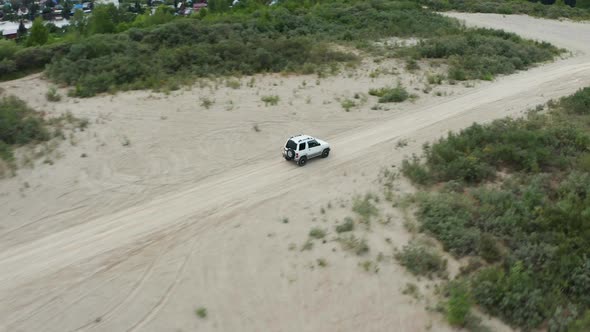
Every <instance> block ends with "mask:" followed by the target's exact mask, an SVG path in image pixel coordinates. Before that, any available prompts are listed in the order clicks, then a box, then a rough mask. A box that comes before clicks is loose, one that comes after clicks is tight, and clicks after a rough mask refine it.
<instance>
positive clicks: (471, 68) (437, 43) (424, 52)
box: [415, 29, 562, 81]
mask: <svg viewBox="0 0 590 332" xmlns="http://www.w3.org/2000/svg"><path fill="white" fill-rule="evenodd" d="M415 52H417V53H418V54H420V55H421V56H422V57H425V58H435V59H449V62H450V67H449V72H448V76H449V78H450V79H452V80H456V81H464V80H468V79H483V80H491V79H493V76H495V75H498V74H511V73H513V72H515V71H517V70H523V69H526V68H528V67H530V66H531V65H532V64H533V63H537V62H543V61H547V60H550V59H552V58H553V57H554V56H555V55H557V54H559V53H560V52H562V51H561V50H558V49H557V48H555V47H553V46H551V45H549V44H547V43H539V42H534V41H529V40H524V39H522V38H520V37H519V36H517V35H515V34H512V33H507V32H504V31H499V30H490V29H473V30H466V31H464V32H463V33H462V34H450V35H446V36H442V37H439V38H432V39H429V40H427V41H425V42H422V43H420V44H419V45H418V46H416V47H415Z"/></svg>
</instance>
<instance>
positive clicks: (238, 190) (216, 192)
mask: <svg viewBox="0 0 590 332" xmlns="http://www.w3.org/2000/svg"><path fill="white" fill-rule="evenodd" d="M452 16H455V17H458V18H461V19H465V20H466V22H467V23H468V24H471V23H477V24H478V25H482V26H486V27H494V28H503V29H506V30H509V31H514V32H517V33H519V34H521V35H523V36H525V37H528V38H535V39H540V40H541V39H542V40H547V41H549V42H551V43H554V44H555V45H558V46H561V47H565V48H568V49H569V50H572V51H573V56H571V57H568V58H566V59H562V60H558V61H556V62H554V63H550V64H546V65H543V66H539V67H537V68H533V69H531V70H529V71H527V72H521V73H517V74H515V75H511V76H507V77H501V78H499V79H497V80H495V81H494V82H491V83H482V84H480V85H478V86H476V87H475V88H472V89H470V90H468V91H466V92H463V93H460V94H457V95H456V96H449V97H446V98H444V99H440V100H439V99H432V100H428V101H425V102H422V103H418V104H416V105H414V106H408V107H407V109H404V110H400V111H396V112H392V113H390V114H388V115H387V116H383V117H380V118H375V117H374V118H373V119H372V121H370V122H357V123H361V125H360V126H355V125H353V123H350V125H348V127H349V128H348V129H347V130H345V131H342V132H337V131H333V132H330V133H327V134H326V136H325V137H322V138H325V139H326V140H328V141H329V142H330V143H331V144H332V145H333V153H332V155H331V156H330V157H329V158H328V159H326V160H317V161H315V160H314V161H312V162H310V163H309V164H308V165H307V166H305V167H303V168H299V167H296V166H294V164H292V163H287V162H285V161H283V160H282V159H281V158H280V154H279V153H280V152H279V149H280V143H279V145H277V148H276V149H272V150H273V151H275V150H276V151H275V152H273V153H270V154H265V155H263V156H260V157H257V158H249V157H248V155H247V154H245V155H244V156H232V158H231V162H229V161H227V162H224V160H225V159H220V160H221V162H219V163H218V164H217V165H216V168H217V170H216V171H215V172H212V173H211V174H209V175H208V176H204V177H202V178H199V179H197V180H195V179H187V177H186V175H185V174H183V173H182V172H180V171H178V172H177V173H175V174H173V175H171V176H169V177H167V178H165V179H163V180H162V181H164V182H167V183H175V185H168V186H166V188H165V190H160V191H154V192H150V194H146V195H144V196H142V197H141V200H139V199H138V201H137V203H138V204H137V205H135V206H125V207H124V208H123V207H122V205H121V206H119V205H116V204H115V205H114V206H117V207H121V208H120V209H118V208H114V207H113V208H110V207H109V205H108V204H107V205H105V206H94V207H93V209H92V210H93V212H92V213H90V214H89V215H87V217H80V216H76V217H73V216H72V215H70V214H68V213H67V212H63V213H61V214H52V216H51V219H52V220H53V221H52V222H51V223H49V224H50V225H55V226H52V227H54V228H48V227H44V226H43V225H42V224H41V223H39V222H36V223H33V224H31V225H27V226H26V227H24V226H23V227H20V226H19V225H13V224H12V223H10V222H9V221H7V223H8V224H9V225H11V227H9V228H6V229H0V239H2V243H0V250H1V251H0V330H2V328H4V330H6V331H41V330H42V331H86V330H96V331H179V330H182V331H189V330H191V331H192V330H202V331H205V330H219V331H266V330H267V331H353V330H363V331H383V330H400V331H402V330H404V331H410V330H413V331H422V330H426V329H428V326H429V325H430V326H433V325H434V326H435V330H437V331H440V330H447V329H449V328H447V327H446V325H444V323H441V321H440V318H438V316H436V315H434V314H430V313H428V312H427V311H426V310H425V308H424V305H423V304H420V305H416V303H415V302H414V301H412V300H411V299H410V300H409V299H407V298H406V297H403V296H402V295H400V288H401V287H402V286H403V285H404V284H405V283H406V282H409V281H411V280H412V278H411V277H410V276H408V275H407V274H406V273H405V272H404V271H403V269H402V268H401V267H399V266H397V265H395V264H388V265H385V264H384V265H382V266H381V269H380V271H379V273H378V274H376V275H367V274H366V273H364V272H363V271H359V270H358V269H357V268H356V267H355V265H354V264H355V263H354V262H355V259H356V258H355V257H352V256H347V255H344V254H343V255H336V254H334V253H333V252H332V251H333V250H335V248H336V247H337V246H336V245H335V244H334V243H332V242H330V241H329V242H328V243H327V244H326V245H323V246H318V247H316V248H315V249H314V250H313V251H312V252H310V253H308V252H301V251H299V250H289V249H288V245H289V243H291V242H296V243H297V245H299V244H300V243H301V242H303V240H304V239H305V237H306V233H307V231H308V230H309V228H310V227H311V226H313V225H314V222H312V221H310V220H311V219H312V218H319V219H321V218H322V216H321V214H320V213H317V212H314V211H319V210H320V208H321V207H323V206H325V205H326V204H327V202H332V201H335V200H338V199H340V198H342V199H343V200H348V201H349V200H350V197H351V195H353V194H354V193H363V192H365V191H367V190H377V188H378V187H376V185H375V184H374V183H372V180H373V178H374V177H375V175H376V174H377V171H378V170H379V169H380V168H381V167H383V166H385V165H391V164H399V162H400V161H401V160H402V158H403V157H404V156H406V155H408V154H411V153H414V152H416V153H417V152H419V150H420V146H421V144H422V143H423V142H426V141H430V140H433V139H436V138H437V137H439V136H441V135H442V134H444V133H445V132H446V131H448V130H454V129H458V128H462V127H465V126H467V125H469V124H471V123H472V122H474V121H478V122H485V121H489V120H492V119H495V118H499V117H502V116H507V115H518V114H521V112H522V111H524V110H526V109H527V108H531V107H534V106H535V105H537V104H541V103H544V102H546V101H547V100H549V99H551V98H557V97H560V96H563V95H567V94H570V93H572V92H574V91H575V90H577V89H578V88H580V87H582V86H587V85H590V61H589V60H590V25H587V24H579V23H569V22H557V21H545V20H537V19H532V18H528V17H524V16H506V17H503V16H502V15H477V14H475V15H467V14H452ZM286 80H288V78H287V79H286ZM116 98H131V97H126V96H125V95H123V96H117V97H116ZM84 102H86V101H82V102H81V103H80V104H78V105H73V107H80V108H83V107H84ZM89 102H90V103H91V102H92V101H89ZM202 120H203V119H202ZM323 120H324V121H330V119H323ZM203 121H206V120H203ZM300 121H301V122H302V124H303V125H302V127H304V125H305V124H306V121H309V122H310V123H311V122H314V121H317V118H313V117H310V118H309V119H307V120H306V119H302V120H300ZM359 121H360V120H359ZM271 125H272V124H270V125H269V126H271ZM310 125H312V124H310ZM316 125H317V124H316ZM355 127H356V128H355ZM232 137H235V136H232ZM236 139H238V138H236ZM281 139H282V138H281ZM399 140H407V141H409V142H410V144H409V145H408V146H407V147H405V148H403V149H397V150H396V149H394V146H395V142H396V141H399ZM223 143H224V144H228V142H223ZM273 143H275V142H274V141H273ZM212 144H213V143H212ZM216 149H223V146H216ZM220 151H221V150H220ZM146 153H149V151H148V152H146ZM226 157H227V156H226ZM202 158H205V159H211V160H215V158H216V154H215V150H214V151H212V152H208V153H205V154H203V156H202ZM64 167H65V166H64ZM187 167H188V166H187ZM71 171H75V170H71ZM130 173H131V174H132V173H133V170H130ZM45 175H48V174H45ZM130 176H131V175H130ZM123 189H125V187H124V186H123ZM101 195H103V196H104V195H109V194H108V193H102V194H101ZM117 197H119V196H117V195H116V194H113V195H112V196H111V197H110V198H109V199H108V200H107V201H115V200H116V199H117ZM42 198H43V197H38V198H37V201H36V202H39V201H41V200H42ZM26 201H27V200H26V198H21V199H20V201H17V200H16V199H14V200H12V201H11V200H5V201H2V203H3V204H12V203H14V204H15V206H16V205H17V203H18V204H26ZM19 202H20V203H19ZM97 202H98V201H97ZM56 204H57V203H56ZM334 204H335V203H334ZM29 208H30V209H39V211H37V214H36V215H37V216H38V218H37V219H38V220H43V214H44V212H43V211H44V210H43V209H44V208H43V207H42V206H41V205H40V204H35V205H33V206H29ZM5 209H7V208H6V205H5ZM4 211H8V210H4ZM343 213H344V212H343ZM285 217H288V218H289V223H283V222H280V220H281V218H285ZM9 218H11V217H10V214H6V217H3V218H2V219H9ZM48 218H49V217H48ZM74 219H75V220H74ZM318 222H320V223H321V221H316V223H318ZM398 224H401V222H400V223H398ZM401 233H403V230H402V228H401V227H398V226H394V227H393V228H392V229H391V236H392V237H393V238H394V241H395V240H398V241H399V242H398V243H403V241H404V240H405V239H406V238H407V235H403V234H401ZM382 240H383V239H382V238H379V239H377V238H376V239H374V240H372V241H373V242H372V243H374V245H375V246H376V247H378V246H379V245H380V244H379V241H382ZM384 250H385V249H384ZM320 257H326V258H327V259H328V261H329V262H330V264H329V265H328V266H327V267H326V268H324V269H321V271H318V269H320V268H318V267H315V268H313V267H311V266H310V265H309V262H310V261H311V262H313V261H315V260H316V259H317V258H320ZM351 270H352V271H351ZM200 306H203V307H206V308H207V309H208V312H209V314H208V317H207V318H205V319H199V318H198V317H196V315H195V314H194V310H195V309H196V308H197V307H200ZM499 328H501V327H499Z"/></svg>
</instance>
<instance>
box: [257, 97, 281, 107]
mask: <svg viewBox="0 0 590 332" xmlns="http://www.w3.org/2000/svg"><path fill="white" fill-rule="evenodd" d="M260 100H262V101H263V102H264V105H265V106H268V105H271V106H276V105H277V104H278V103H279V100H280V98H279V96H277V95H272V96H262V97H261V98H260Z"/></svg>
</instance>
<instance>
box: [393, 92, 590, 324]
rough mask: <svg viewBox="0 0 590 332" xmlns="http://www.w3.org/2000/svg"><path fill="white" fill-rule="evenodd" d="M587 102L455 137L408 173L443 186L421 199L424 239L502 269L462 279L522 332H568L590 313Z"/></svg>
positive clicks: (569, 102)
mask: <svg viewBox="0 0 590 332" xmlns="http://www.w3.org/2000/svg"><path fill="white" fill-rule="evenodd" d="M583 93H584V91H582V92H581V93H580V92H578V93H577V95H576V96H575V98H563V99H561V100H560V101H558V102H554V103H552V104H551V105H550V112H549V114H540V113H539V112H534V113H531V114H529V115H528V116H527V117H525V118H522V119H516V120H514V119H503V120H499V121H495V122H493V123H491V124H487V125H483V126H482V125H473V126H471V127H469V128H467V129H465V130H464V131H462V132H460V133H458V134H450V135H449V136H448V137H446V138H443V139H441V140H439V141H438V142H435V143H434V144H432V145H426V146H425V147H424V153H425V157H424V160H425V161H424V162H423V163H422V162H420V159H418V157H416V156H414V157H413V159H411V160H407V161H406V162H405V166H404V169H403V171H404V174H406V175H407V176H410V177H411V179H412V180H414V181H420V179H427V180H428V181H425V180H423V181H421V182H422V183H427V184H438V182H442V184H443V185H441V186H437V187H436V188H435V189H437V190H435V191H438V192H434V193H420V194H418V195H416V196H415V197H416V200H415V201H416V203H417V207H416V217H417V219H418V220H419V222H420V226H421V230H422V231H426V232H428V233H429V234H431V235H433V236H435V237H436V238H437V239H439V240H440V241H441V242H442V244H443V246H444V248H445V250H448V251H450V252H451V253H452V254H454V255H456V256H466V255H479V256H480V257H482V258H483V259H485V260H486V261H487V263H488V264H495V265H493V266H491V267H487V268H485V264H483V263H482V261H481V260H478V263H477V264H470V266H468V267H465V268H463V269H462V275H463V276H464V277H467V278H469V277H471V282H470V284H471V285H472V291H471V293H472V294H473V299H474V301H475V302H476V303H477V304H478V305H480V306H481V307H482V308H483V309H484V310H485V311H487V312H488V313H490V314H492V315H496V316H499V317H501V318H503V319H504V320H505V321H506V322H508V323H509V324H511V325H514V326H518V327H520V328H522V329H523V330H531V329H535V328H539V327H540V326H548V328H549V329H550V330H556V331H558V330H566V329H567V327H568V326H573V324H574V323H573V322H574V321H576V320H580V321H581V322H582V323H580V324H583V318H582V317H580V316H579V313H581V312H585V311H586V310H589V309H590V295H589V294H590V259H589V257H590V223H589V222H588V220H589V219H588V216H589V215H590V212H589V211H590V210H589V209H588V206H590V174H589V173H588V171H587V169H588V166H587V164H588V162H587V160H586V159H588V158H587V155H588V146H589V144H588V143H589V142H590V141H589V135H588V131H587V126H588V123H590V122H588V121H589V120H590V114H584V113H581V112H579V111H577V110H576V108H578V107H580V105H584V100H585V99H584V98H583V97H584V96H583ZM572 110H576V111H572ZM497 170H502V172H503V174H502V176H501V177H496V172H497ZM413 174H418V175H419V176H413ZM414 178H417V179H418V180H415V179H414ZM492 179H493V180H494V182H488V180H492ZM482 182H483V183H482ZM456 184H461V185H460V188H458V189H457V190H456V189H451V190H449V189H448V187H449V186H451V187H455V186H456ZM470 186H471V187H470ZM428 189H431V188H428ZM498 262H499V263H498ZM482 267H484V268H483V269H482ZM457 321H460V320H457ZM465 322H466V323H465V325H464V326H465V327H467V325H468V324H471V319H470V316H467V318H466V321H465ZM476 325H477V324H476ZM582 326H583V325H582Z"/></svg>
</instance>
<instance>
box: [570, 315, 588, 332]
mask: <svg viewBox="0 0 590 332" xmlns="http://www.w3.org/2000/svg"><path fill="white" fill-rule="evenodd" d="M568 331H569V332H584V331H590V310H587V311H586V312H585V313H584V315H583V316H582V317H581V318H579V319H578V320H576V321H574V322H572V323H571V324H570V325H569V327H568Z"/></svg>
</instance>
